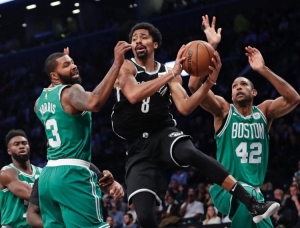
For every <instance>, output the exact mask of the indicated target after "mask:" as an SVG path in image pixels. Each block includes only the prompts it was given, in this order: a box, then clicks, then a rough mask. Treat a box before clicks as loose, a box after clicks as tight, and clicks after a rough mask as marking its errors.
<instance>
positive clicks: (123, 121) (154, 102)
mask: <svg viewBox="0 0 300 228" xmlns="http://www.w3.org/2000/svg"><path fill="white" fill-rule="evenodd" d="M133 63H134V64H135V67H136V71H137V73H136V76H135V79H136V81H137V82H138V83H139V84H142V83H145V82H147V81H151V80H154V79H156V78H158V77H161V76H163V75H164V74H166V73H167V69H166V67H165V66H164V65H161V64H160V63H158V62H157V64H158V67H157V70H156V71H154V72H147V71H146V70H145V69H144V68H143V67H141V66H139V65H137V64H136V63H135V62H134V61H133ZM171 103H172V102H171V95H170V88H169V85H168V84H166V85H164V86H162V87H161V88H160V89H159V90H158V91H157V92H156V93H155V94H153V95H152V96H150V97H148V98H146V99H144V100H142V101H140V102H137V103H136V104H131V103H130V102H129V101H128V100H127V98H126V97H125V96H124V94H123V93H122V91H121V89H120V88H119V87H117V88H116V103H115V105H114V108H113V113H112V125H113V130H114V132H115V133H116V134H117V135H119V136H121V137H122V138H126V139H128V138H130V137H132V136H134V135H139V134H142V133H143V132H151V131H155V130H157V129H159V128H162V127H169V126H175V125H176V122H175V120H174V119H173V117H172V115H171V114H170V112H169V107H170V105H171Z"/></svg>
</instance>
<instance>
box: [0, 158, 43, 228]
mask: <svg viewBox="0 0 300 228" xmlns="http://www.w3.org/2000/svg"><path fill="white" fill-rule="evenodd" d="M31 167H32V174H31V175H29V174H27V173H24V172H22V171H21V170H19V169H17V168H16V167H15V166H14V165H13V164H12V163H11V164H9V165H7V166H4V167H3V168H2V170H5V169H15V170H16V171H17V172H18V174H19V179H20V181H23V182H25V183H27V184H29V185H30V186H31V187H32V186H33V183H34V181H35V180H36V179H37V178H38V177H39V176H40V174H41V171H42V169H41V168H40V167H37V166H34V165H31ZM27 207H28V202H27V201H26V200H23V199H21V198H19V197H17V196H15V195H14V194H13V193H11V192H10V191H9V189H8V188H5V189H2V190H0V212H1V215H0V218H1V224H3V225H4V224H5V225H9V226H11V227H31V226H29V225H28V224H27V222H26V212H27Z"/></svg>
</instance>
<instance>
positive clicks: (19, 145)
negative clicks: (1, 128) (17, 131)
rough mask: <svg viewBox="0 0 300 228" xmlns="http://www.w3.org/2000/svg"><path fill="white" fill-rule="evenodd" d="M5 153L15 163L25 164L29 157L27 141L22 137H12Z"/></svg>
mask: <svg viewBox="0 0 300 228" xmlns="http://www.w3.org/2000/svg"><path fill="white" fill-rule="evenodd" d="M7 152H8V154H9V155H11V156H12V157H13V158H14V159H15V160H16V161H17V162H20V163H25V162H27V161H28V160H29V155H30V147H29V143H28V140H27V139H26V138H25V137H23V136H16V137H13V138H12V139H11V140H10V141H9V143H8V149H7Z"/></svg>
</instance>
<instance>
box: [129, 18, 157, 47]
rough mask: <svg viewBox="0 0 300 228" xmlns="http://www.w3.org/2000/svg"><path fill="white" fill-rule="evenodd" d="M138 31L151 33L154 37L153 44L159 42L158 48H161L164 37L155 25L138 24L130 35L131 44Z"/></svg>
mask: <svg viewBox="0 0 300 228" xmlns="http://www.w3.org/2000/svg"><path fill="white" fill-rule="evenodd" d="M138 29H145V30H147V31H148V32H149V34H150V36H151V37H152V39H153V42H157V43H158V47H160V46H161V43H162V35H161V33H160V31H159V30H158V29H157V28H156V27H155V26H154V25H153V24H150V23H148V22H142V23H137V24H136V25H135V26H133V27H132V29H131V31H130V33H129V42H131V39H132V36H133V33H134V32H135V31H136V30H138Z"/></svg>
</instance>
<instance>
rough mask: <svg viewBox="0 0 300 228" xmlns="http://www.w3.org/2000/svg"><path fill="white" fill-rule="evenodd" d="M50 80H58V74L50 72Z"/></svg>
mask: <svg viewBox="0 0 300 228" xmlns="http://www.w3.org/2000/svg"><path fill="white" fill-rule="evenodd" d="M50 78H52V79H54V80H58V79H59V77H58V74H57V73H56V72H51V73H50Z"/></svg>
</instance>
